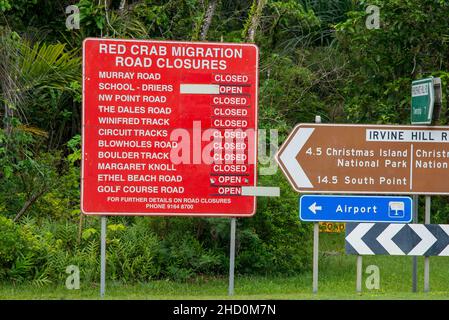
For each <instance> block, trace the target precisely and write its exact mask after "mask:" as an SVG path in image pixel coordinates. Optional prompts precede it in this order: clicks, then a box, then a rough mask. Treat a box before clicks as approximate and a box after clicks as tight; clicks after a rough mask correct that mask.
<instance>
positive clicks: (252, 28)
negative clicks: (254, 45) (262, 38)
mask: <svg viewBox="0 0 449 320" xmlns="http://www.w3.org/2000/svg"><path fill="white" fill-rule="evenodd" d="M266 3H267V0H254V3H253V6H252V8H251V12H250V19H251V22H250V24H249V26H248V31H247V33H246V40H247V41H248V42H254V40H255V37H256V30H257V28H258V27H259V23H260V17H261V16H262V10H263V8H264V7H265V4H266Z"/></svg>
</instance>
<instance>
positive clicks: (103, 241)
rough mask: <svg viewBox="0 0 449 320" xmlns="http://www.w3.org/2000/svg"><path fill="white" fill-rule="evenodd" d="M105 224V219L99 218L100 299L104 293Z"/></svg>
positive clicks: (103, 217) (104, 217)
mask: <svg viewBox="0 0 449 320" xmlns="http://www.w3.org/2000/svg"><path fill="white" fill-rule="evenodd" d="M106 223H107V217H106V216H102V217H101V239H100V246H101V249H100V250H101V253H100V260H101V262H100V297H101V298H104V293H105V291H106Z"/></svg>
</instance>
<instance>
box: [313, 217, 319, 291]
mask: <svg viewBox="0 0 449 320" xmlns="http://www.w3.org/2000/svg"><path fill="white" fill-rule="evenodd" d="M319 242H320V225H319V223H318V222H314V223H313V281H312V282H313V284H312V287H313V293H318V258H319V255H318V254H319V250H320V247H319Z"/></svg>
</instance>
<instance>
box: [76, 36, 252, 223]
mask: <svg viewBox="0 0 449 320" xmlns="http://www.w3.org/2000/svg"><path fill="white" fill-rule="evenodd" d="M88 41H113V42H116V41H121V42H146V43H168V44H170V43H173V44H175V43H176V44H193V45H196V44H203V45H208V44H211V45H220V46H226V45H233V46H242V47H254V48H255V49H256V81H255V85H256V88H255V89H256V90H255V103H254V107H255V109H256V110H255V126H254V127H255V128H254V131H255V132H254V139H255V144H254V186H253V187H256V186H257V149H258V148H257V143H258V109H259V108H258V99H259V47H258V46H257V45H255V44H253V43H230V42H201V41H191V42H189V41H167V40H164V41H159V40H134V39H112V38H86V39H84V40H83V66H82V68H83V72H82V76H83V88H82V98H83V101H82V107H81V108H82V124H81V125H82V132H81V139H82V142H81V150H82V151H81V152H82V154H81V203H80V206H81V212H82V213H84V214H86V215H101V216H178V217H183V216H184V217H217V218H219V217H237V218H246V217H252V216H254V215H255V214H256V210H257V207H256V206H257V201H256V197H255V196H253V198H254V199H253V201H254V204H253V208H254V209H253V211H252V212H251V213H249V214H236V213H224V212H218V213H194V212H193V213H176V212H173V213H161V212H159V213H157V212H154V213H153V212H151V213H145V212H142V213H140V212H134V213H129V212H110V211H109V212H87V211H85V210H84V207H83V204H84V155H85V153H84V136H85V134H84V128H85V119H84V115H85V112H84V111H85V99H84V98H85V97H84V94H85V79H86V77H85V59H86V50H85V46H86V42H88ZM247 197H251V196H247Z"/></svg>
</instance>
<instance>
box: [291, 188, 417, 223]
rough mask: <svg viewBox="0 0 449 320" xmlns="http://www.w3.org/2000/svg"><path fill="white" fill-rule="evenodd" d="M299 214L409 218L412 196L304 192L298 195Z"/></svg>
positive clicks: (310, 218)
mask: <svg viewBox="0 0 449 320" xmlns="http://www.w3.org/2000/svg"><path fill="white" fill-rule="evenodd" d="M299 218H300V219H301V220H302V221H310V222H319V221H329V222H389V223H392V222H393V223H394V222H399V223H408V222H411V221H412V199H411V198H410V197H399V196H397V197H390V196H385V197H384V196H338V195H303V196H301V197H300V198H299Z"/></svg>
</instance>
